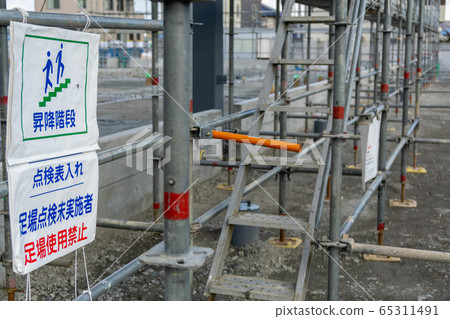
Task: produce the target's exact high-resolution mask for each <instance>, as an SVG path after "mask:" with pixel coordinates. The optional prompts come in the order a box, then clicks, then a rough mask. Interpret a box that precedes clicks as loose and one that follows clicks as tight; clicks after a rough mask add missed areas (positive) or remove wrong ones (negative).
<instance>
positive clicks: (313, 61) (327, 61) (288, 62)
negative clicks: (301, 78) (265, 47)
mask: <svg viewBox="0 0 450 319" xmlns="http://www.w3.org/2000/svg"><path fill="white" fill-rule="evenodd" d="M272 62H273V64H283V65H334V60H332V59H273V61H272Z"/></svg>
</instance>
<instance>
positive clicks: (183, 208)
mask: <svg viewBox="0 0 450 319" xmlns="http://www.w3.org/2000/svg"><path fill="white" fill-rule="evenodd" d="M164 209H165V211H164V217H165V218H166V219H171V220H183V219H188V218H189V191H187V192H186V193H182V194H176V193H168V192H166V193H164Z"/></svg>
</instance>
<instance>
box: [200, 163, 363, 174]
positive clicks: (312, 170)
mask: <svg viewBox="0 0 450 319" xmlns="http://www.w3.org/2000/svg"><path fill="white" fill-rule="evenodd" d="M239 165H240V163H238V162H234V163H233V162H232V163H230V162H228V161H214V160H211V161H210V160H200V166H211V167H232V168H238V167H239ZM273 167H274V166H270V165H258V164H252V165H250V168H251V169H260V170H270V169H272V168H273ZM289 171H290V172H291V173H310V174H317V172H318V171H319V169H317V168H313V167H292V168H290V170H289ZM342 174H343V175H349V176H361V170H360V169H354V168H344V169H343V170H342Z"/></svg>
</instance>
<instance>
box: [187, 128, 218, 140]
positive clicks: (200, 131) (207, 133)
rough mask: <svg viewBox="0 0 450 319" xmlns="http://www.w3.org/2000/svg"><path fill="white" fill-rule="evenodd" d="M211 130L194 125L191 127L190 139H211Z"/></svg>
mask: <svg viewBox="0 0 450 319" xmlns="http://www.w3.org/2000/svg"><path fill="white" fill-rule="evenodd" d="M212 131H213V130H212V128H210V127H208V126H199V125H194V126H192V127H191V138H193V139H212V137H213V132H212Z"/></svg>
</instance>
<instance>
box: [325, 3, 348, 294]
mask: <svg viewBox="0 0 450 319" xmlns="http://www.w3.org/2000/svg"><path fill="white" fill-rule="evenodd" d="M335 17H336V39H337V41H336V44H335V54H334V72H335V74H334V95H333V125H332V132H331V134H332V135H339V134H342V133H343V132H344V114H345V107H344V105H345V49H346V38H345V36H343V35H344V33H345V29H346V23H347V0H337V1H336V14H335ZM342 146H343V140H342V139H340V138H334V139H333V140H332V156H333V158H332V163H331V201H330V207H331V208H330V234H329V239H330V240H331V241H332V242H338V241H339V230H340V227H341V204H342V203H341V193H342ZM339 263H340V251H339V247H337V246H336V247H331V248H330V256H329V260H328V300H339V267H340V265H339Z"/></svg>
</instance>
